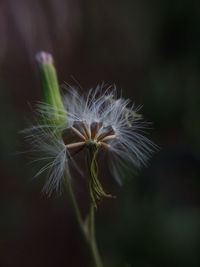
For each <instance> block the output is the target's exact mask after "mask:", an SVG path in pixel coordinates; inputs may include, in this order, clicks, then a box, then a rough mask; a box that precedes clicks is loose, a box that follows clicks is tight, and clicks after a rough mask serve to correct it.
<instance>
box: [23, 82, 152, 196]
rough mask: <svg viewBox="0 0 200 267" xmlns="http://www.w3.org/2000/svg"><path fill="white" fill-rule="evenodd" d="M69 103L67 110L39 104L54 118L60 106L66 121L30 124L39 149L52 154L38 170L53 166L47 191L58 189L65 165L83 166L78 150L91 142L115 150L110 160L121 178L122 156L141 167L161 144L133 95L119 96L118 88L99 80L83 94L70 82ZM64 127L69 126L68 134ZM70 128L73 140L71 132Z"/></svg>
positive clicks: (47, 117) (44, 113)
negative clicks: (152, 136)
mask: <svg viewBox="0 0 200 267" xmlns="http://www.w3.org/2000/svg"><path fill="white" fill-rule="evenodd" d="M63 103H64V107H65V109H66V115H65V114H64V113H61V112H59V110H58V109H54V107H52V106H50V105H47V104H44V103H41V104H40V105H39V109H40V112H41V116H42V117H43V118H45V121H47V122H48V121H51V120H50V119H51V116H52V114H54V116H55V112H56V115H57V116H58V117H60V118H62V120H60V121H62V124H61V125H58V124H54V123H53V122H51V123H49V124H48V123H46V124H44V125H43V124H38V125H37V126H33V127H31V128H30V129H28V130H27V133H29V139H30V140H31V144H32V146H33V149H35V150H37V151H38V152H42V153H44V154H45V155H46V157H47V158H48V159H49V162H48V164H47V165H46V166H44V167H43V168H42V169H41V170H40V171H39V172H38V175H39V174H41V173H42V172H44V171H48V179H47V183H46V185H45V187H44V191H45V192H47V193H48V194H51V193H52V192H53V190H57V191H58V189H59V188H60V185H61V184H62V179H63V178H62V177H63V173H64V171H67V173H68V176H69V177H70V169H69V165H70V166H71V165H73V166H75V167H76V168H77V169H79V167H78V163H76V161H75V156H73V155H75V154H76V153H78V152H79V151H81V150H84V149H85V148H87V147H90V146H96V147H98V148H100V150H101V151H102V153H103V152H104V151H107V152H108V153H109V156H110V160H109V162H110V164H109V165H110V166H111V168H112V169H113V175H114V177H115V178H116V180H118V181H119V180H120V179H119V175H118V174H117V168H115V166H116V164H118V163H117V162H124V161H127V162H130V163H131V164H134V166H136V167H138V168H140V167H142V166H146V164H147V162H148V159H149V157H150V156H151V154H152V153H153V151H154V150H155V147H156V146H155V145H154V144H153V143H152V142H151V141H150V140H149V139H148V138H147V137H146V136H145V134H144V132H145V129H146V128H148V123H146V122H145V121H144V120H143V119H142V116H141V115H140V114H139V113H138V112H139V110H140V108H137V107H135V105H134V104H131V101H130V100H129V99H128V100H127V99H124V98H122V97H120V98H117V92H116V88H110V87H109V88H108V89H106V90H105V89H104V88H102V87H101V86H97V88H96V89H91V90H89V92H88V94H79V93H78V91H77V90H75V89H73V88H71V87H70V89H69V90H68V91H67V94H66V95H64V96H63ZM58 132H67V133H68V134H67V135H66V139H65V140H64V139H63V137H62V134H57V133H58ZM69 134H71V135H72V139H73V140H70V139H69V138H68V136H69ZM75 149H76V151H74V150H75ZM77 151H78V152H77ZM44 158H45V157H43V158H41V160H43V159H44ZM45 160H46V158H45Z"/></svg>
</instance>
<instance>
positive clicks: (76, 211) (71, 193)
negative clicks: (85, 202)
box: [65, 174, 86, 237]
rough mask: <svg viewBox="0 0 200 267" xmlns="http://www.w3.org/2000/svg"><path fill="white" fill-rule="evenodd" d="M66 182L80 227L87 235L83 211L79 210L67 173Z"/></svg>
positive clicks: (84, 234)
mask: <svg viewBox="0 0 200 267" xmlns="http://www.w3.org/2000/svg"><path fill="white" fill-rule="evenodd" d="M65 183H66V188H67V191H68V194H69V197H70V199H71V202H72V207H73V209H74V213H75V216H76V220H77V223H78V226H79V229H80V231H81V232H82V234H83V236H84V237H86V233H85V229H84V223H83V219H82V216H81V213H80V211H79V207H78V204H77V202H76V199H75V196H74V192H73V190H72V186H71V182H70V180H69V178H68V177H67V176H66V174H65Z"/></svg>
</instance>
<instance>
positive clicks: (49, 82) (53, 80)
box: [36, 51, 66, 125]
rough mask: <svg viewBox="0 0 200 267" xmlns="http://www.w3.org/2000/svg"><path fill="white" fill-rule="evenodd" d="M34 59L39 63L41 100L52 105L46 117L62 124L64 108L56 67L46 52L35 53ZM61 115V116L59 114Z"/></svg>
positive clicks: (64, 114) (64, 113)
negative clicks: (48, 116) (51, 109)
mask: <svg viewBox="0 0 200 267" xmlns="http://www.w3.org/2000/svg"><path fill="white" fill-rule="evenodd" d="M36 60H37V62H38V64H39V70H40V77H41V82H42V88H43V102H44V103H46V104H48V105H50V106H52V108H53V112H52V114H51V118H50V119H48V122H49V120H50V121H51V122H52V123H54V124H57V125H61V124H63V123H64V122H65V121H66V119H64V118H65V116H66V110H65V107H64V105H63V102H62V98H61V94H60V90H59V85H58V78H57V73H56V69H55V67H54V64H53V57H52V55H51V54H49V53H47V52H43V51H41V52H39V53H37V54H36ZM59 115H61V116H59Z"/></svg>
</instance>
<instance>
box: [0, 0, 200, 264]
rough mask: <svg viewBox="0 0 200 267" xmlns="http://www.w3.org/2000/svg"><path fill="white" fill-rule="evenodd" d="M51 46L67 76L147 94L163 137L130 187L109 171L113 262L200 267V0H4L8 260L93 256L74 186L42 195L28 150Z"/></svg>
mask: <svg viewBox="0 0 200 267" xmlns="http://www.w3.org/2000/svg"><path fill="white" fill-rule="evenodd" d="M40 50H45V51H48V52H51V53H52V54H53V56H54V59H55V63H56V67H57V71H58V76H59V82H60V84H62V83H63V82H64V81H66V82H68V83H70V84H72V85H77V82H75V80H77V81H78V82H79V83H80V84H81V86H82V88H83V89H82V90H87V89H89V88H91V87H95V86H96V85H97V84H98V83H99V82H102V81H104V82H105V83H107V84H108V85H110V84H113V83H115V84H116V86H117V88H118V89H119V91H121V89H122V92H123V95H124V97H128V98H131V99H132V100H133V101H134V102H135V103H136V104H138V105H139V104H144V107H143V114H144V117H145V118H146V119H147V120H148V121H152V122H153V131H152V132H151V139H152V140H153V141H154V142H155V143H156V144H158V145H159V146H160V147H161V149H160V152H158V153H156V154H155V155H154V157H153V159H152V161H151V164H150V166H149V167H148V168H146V169H144V170H142V171H141V172H140V173H139V175H138V176H135V175H134V176H133V177H132V179H128V180H127V181H125V183H124V186H122V187H119V186H118V185H117V184H116V183H115V181H114V180H113V179H112V178H110V176H108V177H106V179H105V180H106V182H105V183H106V188H107V191H110V192H114V193H115V195H117V198H116V199H113V200H110V199H108V200H105V201H103V203H102V204H101V206H100V208H99V209H98V212H97V239H98V244H99V248H100V252H101V255H102V257H103V261H104V263H105V266H108V267H110V266H116V267H117V266H134V267H143V266H144V267H147V266H148V267H149V266H158V267H161V266H162V267H166V266H188V267H191V266H200V261H199V259H198V249H199V245H200V244H199V243H200V241H199V240H200V232H199V230H200V229H199V225H200V213H199V207H200V196H199V193H200V177H199V174H200V168H199V166H200V165H199V161H200V158H199V156H200V123H199V117H200V88H199V84H200V75H199V71H200V2H199V1H189V0H188V1H187V0H173V1H172V0H171V1H170V0H162V1H160V0H152V1H149V0H127V1H122V0H121V1H116V0H115V1H114V0H110V1H105V0H104V1H103V0H98V1H93V0H87V1H81V0H59V1H56V0H49V1H42V0H41V1H40V0H34V1H31V0H29V1H28V0H24V1H23V0H21V1H12V0H1V1H0V118H1V124H0V125H1V131H0V177H1V186H0V266H2V267H5V266H30V267H35V266H39V267H40V266H48V267H54V266H83V267H85V266H86V267H87V266H90V265H89V257H88V256H87V254H88V251H87V249H86V248H85V246H84V242H83V240H82V239H81V238H80V234H79V232H78V229H77V226H76V224H75V219H74V214H73V211H72V209H71V206H70V203H69V200H68V198H67V196H66V194H64V195H63V196H60V197H59V196H53V197H52V198H50V199H48V198H46V197H45V196H42V195H41V189H42V186H43V183H44V179H43V178H42V177H41V179H37V180H34V179H32V177H33V176H34V174H35V172H36V170H37V167H36V166H34V165H32V164H29V159H28V158H27V157H26V155H23V154H18V152H19V151H23V149H24V145H23V138H22V137H21V136H20V134H19V131H20V130H22V129H24V128H25V127H27V121H26V120H27V119H29V118H31V117H32V115H33V109H34V108H30V105H31V107H34V104H35V103H36V102H37V101H40V100H41V95H42V93H41V86H40V80H39V73H38V69H37V65H36V63H35V53H36V52H38V51H40ZM73 77H74V78H73ZM76 191H77V198H78V201H79V202H80V203H84V198H83V195H84V194H83V192H82V189H80V188H79V189H77V190H76ZM79 193H80V194H79ZM83 206H84V205H83ZM84 212H85V206H84V207H83V213H84ZM125 263H126V264H127V265H124V264H125ZM128 264H129V265H128Z"/></svg>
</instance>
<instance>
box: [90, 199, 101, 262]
mask: <svg viewBox="0 0 200 267" xmlns="http://www.w3.org/2000/svg"><path fill="white" fill-rule="evenodd" d="M94 212H95V211H94V205H93V203H92V202H91V204H90V214H89V235H90V242H89V244H90V249H91V251H92V255H93V259H94V262H95V263H96V267H103V264H102V261H101V257H100V254H99V250H98V247H97V242H96V238H95V214H94Z"/></svg>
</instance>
